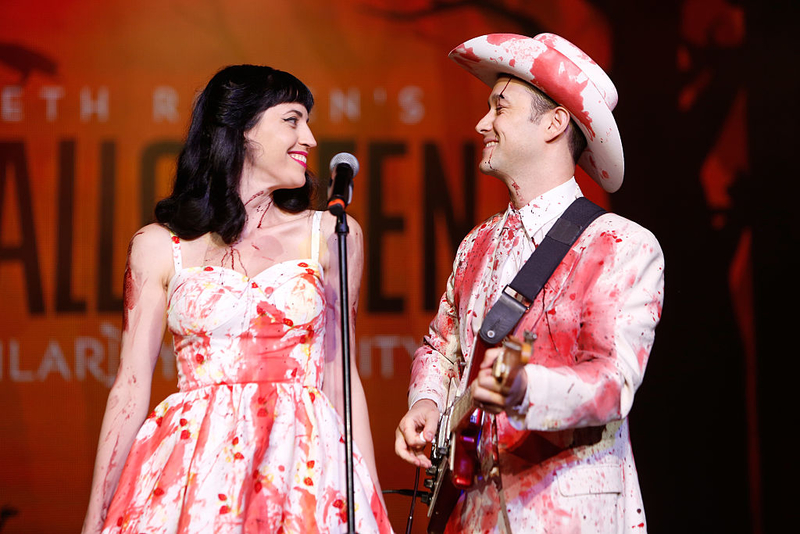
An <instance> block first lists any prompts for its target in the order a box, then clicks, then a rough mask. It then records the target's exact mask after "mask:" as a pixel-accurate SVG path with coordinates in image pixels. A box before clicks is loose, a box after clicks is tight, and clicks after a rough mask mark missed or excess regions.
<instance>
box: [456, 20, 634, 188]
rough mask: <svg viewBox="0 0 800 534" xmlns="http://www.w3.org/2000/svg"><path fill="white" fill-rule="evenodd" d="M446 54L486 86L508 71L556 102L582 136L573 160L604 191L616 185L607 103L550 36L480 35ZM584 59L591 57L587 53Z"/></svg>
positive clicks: (618, 171) (618, 159)
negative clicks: (580, 151) (580, 150)
mask: <svg viewBox="0 0 800 534" xmlns="http://www.w3.org/2000/svg"><path fill="white" fill-rule="evenodd" d="M543 35H548V37H557V36H550V35H549V34H543ZM559 39H561V38H559ZM562 40H563V39H562ZM563 41H564V42H566V43H567V44H569V45H570V46H572V48H574V50H578V49H577V48H575V47H574V45H571V44H570V43H568V41H566V40H563ZM555 44H556V45H557V44H558V43H555ZM578 52H580V51H579V50H578ZM581 54H582V53H581ZM584 56H585V54H584ZM448 57H450V59H452V60H453V61H455V62H456V63H457V64H458V65H459V66H461V67H462V68H464V69H465V70H466V71H467V72H469V73H470V74H472V75H474V76H475V77H476V78H478V79H479V80H481V81H482V82H483V83H485V84H487V85H488V86H490V87H492V86H494V84H495V83H496V82H497V79H498V78H499V77H500V76H502V75H510V76H514V77H516V78H519V79H521V80H523V81H525V82H527V83H530V84H531V85H533V86H534V87H536V88H537V89H539V90H540V91H542V92H544V93H545V94H546V95H548V96H549V97H550V98H552V99H553V100H555V101H556V102H558V103H559V105H561V106H563V107H564V108H565V109H566V110H567V111H569V113H570V115H571V116H572V118H573V119H574V121H575V123H576V124H577V125H578V127H579V128H580V129H581V131H582V132H583V134H584V135H585V136H586V145H587V146H586V150H584V152H583V154H582V155H581V157H580V159H579V160H578V165H580V167H581V168H582V169H583V170H584V171H586V173H587V174H588V175H589V176H590V177H591V178H592V179H593V180H594V181H596V182H597V183H598V184H600V186H601V187H602V188H603V189H604V190H605V191H608V192H609V193H613V192H614V191H616V190H618V189H619V188H620V186H621V185H622V179H623V176H624V173H625V158H624V155H623V152H622V140H621V139H620V135H619V129H618V128H617V123H616V121H615V120H614V116H613V115H612V113H611V108H610V107H609V105H608V104H607V103H606V99H605V95H603V94H602V93H601V92H600V90H599V89H598V88H597V86H595V84H594V83H592V81H591V80H590V79H589V77H588V76H587V75H586V73H585V72H584V71H583V70H582V69H581V68H580V67H579V66H578V65H576V64H575V63H574V62H573V61H572V59H570V58H569V57H567V55H565V54H564V53H562V52H561V51H559V50H557V49H556V47H555V46H554V43H553V40H552V39H540V38H531V37H526V36H523V35H515V34H492V35H484V36H481V37H476V38H474V39H470V40H469V41H466V42H464V43H462V44H460V45H459V46H457V47H456V48H454V49H453V50H452V51H451V52H450V54H449V55H448ZM585 60H588V61H591V59H589V58H588V56H585ZM592 64H594V63H593V62H592ZM595 67H596V65H595ZM596 68H598V69H599V67H596ZM609 82H610V80H609ZM612 89H613V88H612ZM614 100H616V99H614ZM615 103H616V102H615Z"/></svg>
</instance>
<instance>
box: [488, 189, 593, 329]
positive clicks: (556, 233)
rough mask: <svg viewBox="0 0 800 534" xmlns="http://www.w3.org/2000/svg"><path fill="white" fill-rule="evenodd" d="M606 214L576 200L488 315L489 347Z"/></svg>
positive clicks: (588, 202) (582, 200) (508, 327)
mask: <svg viewBox="0 0 800 534" xmlns="http://www.w3.org/2000/svg"><path fill="white" fill-rule="evenodd" d="M603 213H605V210H604V209H603V208H601V207H600V206H598V205H597V204H595V203H594V202H592V201H591V200H589V199H587V198H586V197H580V198H577V199H576V200H575V201H574V202H573V203H572V204H570V206H569V207H568V208H567V210H566V211H565V212H564V214H563V215H562V216H561V217H559V219H558V220H557V221H556V223H555V224H554V225H553V227H552V228H551V229H550V231H549V232H547V235H546V236H545V237H544V239H543V240H542V244H541V245H539V246H538V247H536V250H534V251H533V254H532V255H531V257H530V259H528V261H527V262H525V265H523V266H522V269H520V271H519V272H518V273H517V276H515V277H514V280H512V281H511V283H510V284H508V285H507V286H506V287H505V288H504V289H503V291H502V293H500V298H499V299H498V300H497V302H496V303H495V304H494V305H493V306H492V308H491V309H490V310H489V313H487V314H486V317H485V318H484V320H483V325H481V331H480V336H481V338H482V339H483V340H484V341H485V342H486V343H488V344H490V345H494V344H497V343H499V342H500V341H502V340H503V339H504V338H505V337H506V336H507V335H508V334H509V332H511V331H512V330H513V329H514V327H515V326H516V325H517V323H518V322H519V320H520V319H522V316H523V315H525V312H527V311H528V309H529V308H530V307H531V304H533V301H534V299H536V295H538V294H539V291H541V290H542V288H543V287H544V285H545V283H547V280H548V279H549V278H550V277H551V276H552V275H553V272H554V271H555V270H556V267H558V264H559V263H561V260H563V259H564V256H566V254H567V251H569V249H570V248H571V247H572V245H573V244H574V243H575V241H577V239H578V237H579V236H580V235H581V233H582V232H583V231H584V230H585V229H586V227H588V226H589V224H591V222H592V221H594V220H595V219H596V218H597V217H599V216H600V215H602V214H603Z"/></svg>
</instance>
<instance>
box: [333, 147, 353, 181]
mask: <svg viewBox="0 0 800 534" xmlns="http://www.w3.org/2000/svg"><path fill="white" fill-rule="evenodd" d="M340 163H345V164H347V165H350V167H352V169H353V176H355V175H356V174H358V160H357V159H356V157H355V156H354V155H352V154H350V153H348V152H339V153H338V154H336V155H335V156H333V159H331V166H330V170H331V172H333V170H334V169H335V168H336V166H337V165H339V164H340Z"/></svg>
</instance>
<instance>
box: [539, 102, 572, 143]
mask: <svg viewBox="0 0 800 534" xmlns="http://www.w3.org/2000/svg"><path fill="white" fill-rule="evenodd" d="M546 117H547V120H548V121H549V122H548V123H547V129H546V130H545V140H546V141H552V140H554V139H556V138H557V137H558V136H559V135H561V134H562V133H564V132H566V131H567V127H568V126H569V121H570V118H571V117H570V115H569V112H568V111H567V110H566V109H564V108H563V107H561V106H558V107H556V108H555V109H551V110H550V111H549V112H548V113H547V116H546Z"/></svg>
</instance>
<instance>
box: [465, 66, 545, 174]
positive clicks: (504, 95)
mask: <svg viewBox="0 0 800 534" xmlns="http://www.w3.org/2000/svg"><path fill="white" fill-rule="evenodd" d="M531 98H532V97H531V93H530V90H529V89H528V88H527V86H526V84H525V82H522V81H521V80H517V79H516V78H509V77H501V78H499V79H498V80H497V83H495V84H494V87H493V88H492V92H491V94H490V95H489V112H488V113H486V115H484V117H483V118H482V119H481V120H480V121H479V122H478V124H477V125H476V126H475V129H476V130H477V132H478V133H479V134H480V135H481V136H483V154H482V156H481V163H480V165H479V167H480V170H481V172H483V173H484V174H488V175H491V176H496V177H498V178H501V179H503V178H510V179H512V180H513V179H514V177H515V176H518V175H519V174H520V172H524V170H525V168H526V167H527V166H529V165H532V164H535V162H536V159H537V157H538V154H539V145H540V144H541V143H543V142H544V141H543V137H542V134H541V132H540V130H541V126H540V125H541V121H537V122H534V121H532V120H531Z"/></svg>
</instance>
